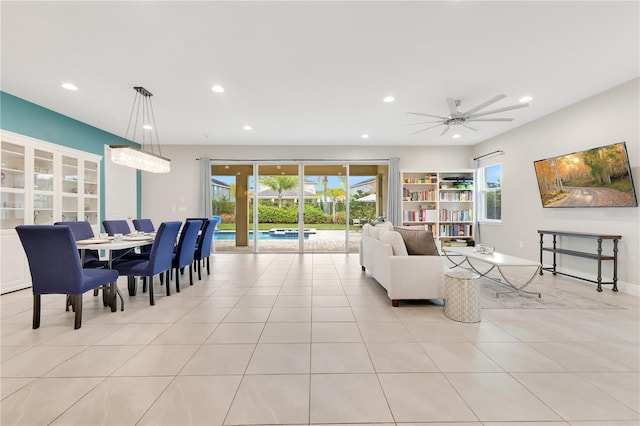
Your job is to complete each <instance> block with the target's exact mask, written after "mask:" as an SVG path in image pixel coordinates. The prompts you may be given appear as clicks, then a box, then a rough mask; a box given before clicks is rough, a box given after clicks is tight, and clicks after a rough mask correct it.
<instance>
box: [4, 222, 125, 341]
mask: <svg viewBox="0 0 640 426" xmlns="http://www.w3.org/2000/svg"><path fill="white" fill-rule="evenodd" d="M16 231H17V233H18V237H19V238H20V242H21V243H22V247H24V251H25V253H26V254H27V261H28V262H29V270H30V271H31V290H32V291H33V328H34V329H36V328H38V327H40V306H41V296H42V295H43V294H67V295H70V296H71V301H72V306H73V308H74V311H75V323H74V328H75V329H78V328H80V326H81V325H82V294H83V293H85V292H87V291H89V290H93V289H96V288H101V287H104V286H106V285H109V288H110V292H109V300H110V301H111V310H112V311H115V310H116V298H115V295H116V292H115V288H116V280H117V279H118V271H115V270H113V269H95V268H82V266H81V265H80V255H79V254H78V249H77V246H76V240H75V238H74V235H73V233H72V231H71V228H70V227H68V226H61V225H20V226H17V227H16Z"/></svg>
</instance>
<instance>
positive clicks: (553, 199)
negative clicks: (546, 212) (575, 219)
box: [534, 143, 637, 207]
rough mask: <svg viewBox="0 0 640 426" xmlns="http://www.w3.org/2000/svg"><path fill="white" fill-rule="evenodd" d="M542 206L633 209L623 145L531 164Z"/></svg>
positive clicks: (627, 164)
mask: <svg viewBox="0 0 640 426" xmlns="http://www.w3.org/2000/svg"><path fill="white" fill-rule="evenodd" d="M534 166H535V171H536V176H537V178H538V187H539V189H540V195H541V197H542V204H543V206H544V207H624V206H629V207H631V206H636V205H637V201H636V197H635V194H634V188H633V183H632V181H631V175H630V173H629V163H628V159H627V153H626V149H625V146H624V144H622V143H619V144H614V145H609V146H604V147H600V148H594V149H590V150H588V151H582V152H577V153H574V154H568V155H564V156H562V157H556V158H550V159H547V160H540V161H536V162H535V163H534Z"/></svg>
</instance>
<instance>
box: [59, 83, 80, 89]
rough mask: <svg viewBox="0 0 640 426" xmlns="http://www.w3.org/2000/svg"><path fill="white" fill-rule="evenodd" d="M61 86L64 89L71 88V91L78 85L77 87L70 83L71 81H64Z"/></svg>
mask: <svg viewBox="0 0 640 426" xmlns="http://www.w3.org/2000/svg"><path fill="white" fill-rule="evenodd" d="M62 87H63V88H64V89H67V90H73V91H76V90H78V87H77V86H76V85H75V84H72V83H64V84H63V85H62Z"/></svg>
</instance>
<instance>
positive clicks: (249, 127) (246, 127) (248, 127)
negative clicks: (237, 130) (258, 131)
mask: <svg viewBox="0 0 640 426" xmlns="http://www.w3.org/2000/svg"><path fill="white" fill-rule="evenodd" d="M243 129H244V130H253V127H251V126H249V125H246V126H244V127H243Z"/></svg>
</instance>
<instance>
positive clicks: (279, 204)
mask: <svg viewBox="0 0 640 426" xmlns="http://www.w3.org/2000/svg"><path fill="white" fill-rule="evenodd" d="M299 169H300V166H299V165H298V164H286V163H282V164H281V163H276V164H258V165H257V177H256V186H255V193H254V195H253V197H252V201H253V203H254V206H255V207H254V209H253V218H252V221H253V222H254V223H255V225H254V226H253V229H254V233H253V238H254V243H255V244H257V251H258V252H261V253H263V252H267V253H269V252H270V253H273V252H278V253H283V252H296V253H297V252H299V251H300V242H299V238H298V237H299V234H298V231H299V229H298V228H299V220H298V216H299V214H298V213H299V207H300V204H301V203H300V200H301V199H302V198H303V196H304V195H301V194H300V178H299Z"/></svg>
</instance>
